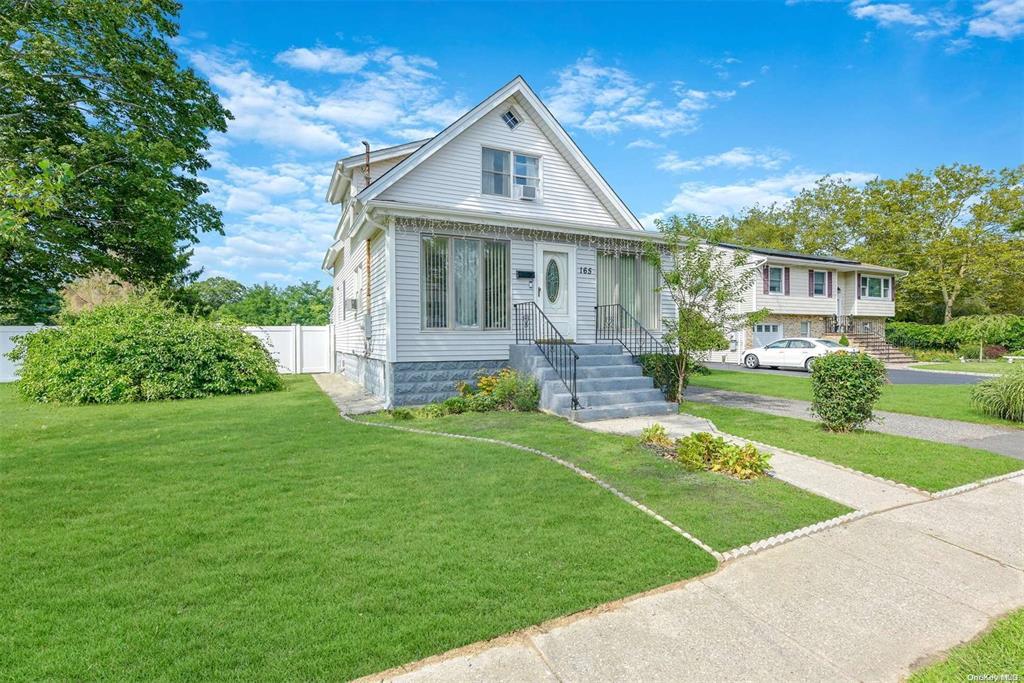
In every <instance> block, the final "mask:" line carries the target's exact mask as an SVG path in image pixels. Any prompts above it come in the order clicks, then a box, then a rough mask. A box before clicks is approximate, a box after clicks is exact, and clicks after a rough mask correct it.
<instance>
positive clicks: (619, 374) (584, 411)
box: [509, 344, 679, 422]
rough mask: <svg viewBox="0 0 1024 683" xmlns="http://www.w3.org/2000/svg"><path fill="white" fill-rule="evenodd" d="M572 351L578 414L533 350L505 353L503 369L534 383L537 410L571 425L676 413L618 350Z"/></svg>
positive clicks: (589, 347) (586, 347)
mask: <svg viewBox="0 0 1024 683" xmlns="http://www.w3.org/2000/svg"><path fill="white" fill-rule="evenodd" d="M572 348H573V350H574V351H575V352H576V353H577V354H578V355H579V360H578V361H577V362H576V393H577V396H578V398H579V401H580V404H581V406H582V408H580V409H578V410H573V409H572V395H571V394H570V393H569V390H568V389H567V388H566V386H565V384H563V383H562V380H560V379H559V378H558V373H557V372H556V371H555V369H554V368H553V367H551V364H550V363H548V361H547V359H546V358H545V357H544V354H543V353H541V350H540V349H539V348H537V346H536V345H535V344H513V345H512V346H510V347H509V365H511V366H512V367H513V368H515V369H516V370H517V371H519V372H523V373H526V374H528V375H531V376H532V377H534V378H535V379H536V380H537V384H538V385H539V386H540V407H541V409H542V410H546V411H548V412H552V413H555V414H557V415H561V416H563V417H567V418H569V419H570V420H574V421H577V422H592V421H594V420H604V419H610V418H616V417H633V416H636V415H674V414H676V413H678V412H679V405H678V404H677V403H670V402H668V401H666V400H665V396H664V394H662V392H661V390H660V389H657V388H655V386H654V381H653V380H652V379H651V378H650V377H644V375H643V373H642V372H641V370H640V366H639V365H637V364H636V363H634V362H633V359H632V357H630V356H629V354H627V353H625V352H624V351H623V348H622V346H620V345H619V344H573V346H572Z"/></svg>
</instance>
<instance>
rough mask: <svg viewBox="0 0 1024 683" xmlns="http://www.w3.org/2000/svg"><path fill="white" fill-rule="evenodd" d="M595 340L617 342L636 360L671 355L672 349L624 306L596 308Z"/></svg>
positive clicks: (609, 305)
mask: <svg viewBox="0 0 1024 683" xmlns="http://www.w3.org/2000/svg"><path fill="white" fill-rule="evenodd" d="M594 309H595V311H596V315H595V316H594V327H595V329H594V340H595V341H599V342H601V341H617V342H619V343H620V344H622V347H623V348H624V349H626V351H627V352H628V353H629V355H631V356H632V357H633V358H634V359H635V358H636V357H637V356H642V355H645V354H648V353H671V352H672V349H670V348H669V346H668V345H667V344H665V343H664V342H663V341H661V340H660V339H658V338H657V337H655V336H654V334H652V333H651V331H650V330H648V329H647V328H646V327H644V326H643V325H641V324H640V321H639V320H637V319H636V318H635V317H634V316H633V314H632V313H630V312H629V311H627V310H626V309H625V308H624V307H623V306H622V304H604V305H602V306H595V307H594Z"/></svg>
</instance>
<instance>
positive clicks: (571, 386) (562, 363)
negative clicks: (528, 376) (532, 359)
mask: <svg viewBox="0 0 1024 683" xmlns="http://www.w3.org/2000/svg"><path fill="white" fill-rule="evenodd" d="M512 309H513V315H514V317H515V320H516V344H523V343H526V344H530V343H533V344H536V345H537V348H539V349H540V352H541V353H542V354H544V358H546V359H547V361H548V364H550V365H551V367H552V368H554V369H555V374H557V375H558V379H560V380H562V384H564V385H565V388H566V389H568V390H569V393H570V394H571V395H572V409H573V410H579V409H580V408H581V406H580V399H579V396H578V395H577V393H576V361H577V360H579V354H577V353H576V351H574V350H573V348H572V344H570V343H569V342H568V341H566V339H565V337H563V336H562V333H561V332H559V331H558V328H557V327H555V324H554V323H552V322H551V321H550V320H549V319H548V317H547V316H546V315H544V311H542V310H541V308H540V306H538V305H537V303H536V302H534V301H525V302H523V303H519V304H514V305H513V306H512Z"/></svg>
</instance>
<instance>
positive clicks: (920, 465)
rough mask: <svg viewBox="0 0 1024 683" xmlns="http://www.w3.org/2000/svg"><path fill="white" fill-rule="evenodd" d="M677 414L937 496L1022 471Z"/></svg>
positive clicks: (942, 452) (758, 416)
mask: <svg viewBox="0 0 1024 683" xmlns="http://www.w3.org/2000/svg"><path fill="white" fill-rule="evenodd" d="M681 410H682V412H684V413H690V414H692V415H700V416H701V417H706V418H708V419H710V420H711V421H712V422H714V423H715V425H716V426H717V427H718V428H719V429H721V430H722V431H725V432H728V433H730V434H735V435H736V436H741V437H745V438H748V439H754V440H755V441H760V442H762V443H767V444H771V445H773V446H778V447H779V448H786V449H788V450H792V451H796V452H797V453H803V454H804V455H810V456H813V457H816V458H821V459H822V460H828V461H829V462H834V463H836V464H838V465H845V466H847V467H852V468H853V469H855V470H860V471H861V472H867V473H868V474H874V475H876V476H879V477H885V478H886V479H892V480H893V481H898V482H902V483H904V484H910V485H911V486H915V487H917V488H919V489H923V490H925V491H941V490H943V489H948V488H952V487H954V486H959V485H961V484H967V483H969V482H972V481H977V480H979V479H985V478H987V477H994V476H996V475H1000V474H1006V473H1007V472H1014V471H1017V470H1019V469H1024V462H1021V461H1020V460H1014V459H1013V458H1007V457H1004V456H1001V455H996V454H995V453H989V452H988V451H981V450H977V449H974V448H965V447H963V446H951V445H948V444H941V443H935V442H932V441H922V440H920V439H910V438H907V437H903V436H891V435H889V434H881V433H879V432H851V433H847V434H836V433H832V432H827V431H825V430H824V429H822V428H821V427H819V426H818V424H817V423H815V422H811V421H809V420H798V419H796V418H792V417H777V416H774V415H767V414H765V413H758V412H754V411H751V410H742V409H740V408H726V407H722V406H713V405H710V404H707V403H695V402H692V401H691V402H688V403H684V404H683V406H682V408H681Z"/></svg>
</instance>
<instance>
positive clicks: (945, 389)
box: [691, 370, 1020, 427]
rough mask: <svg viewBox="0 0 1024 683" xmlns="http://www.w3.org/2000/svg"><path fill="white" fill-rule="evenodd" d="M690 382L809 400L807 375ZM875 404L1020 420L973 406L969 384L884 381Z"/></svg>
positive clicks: (714, 373)
mask: <svg viewBox="0 0 1024 683" xmlns="http://www.w3.org/2000/svg"><path fill="white" fill-rule="evenodd" d="M691 384H693V385H695V386H701V387H709V388H712V389H725V390H728V391H742V392H746V393H748V394H763V395H765V396H779V397H780V398H795V399H800V400H804V401H810V400H811V383H810V381H809V380H808V378H807V376H794V377H786V376H785V375H773V374H769V373H760V372H734V371H730V370H711V371H710V374H707V375H694V376H693V379H692V380H691ZM875 407H876V408H877V409H878V410H888V411H891V412H894V413H907V414H909V415H923V416H925V417H938V418H943V419H946V420H962V421H964V422H979V423H982V424H998V425H1002V426H1007V427H1020V424H1019V423H1015V422H1010V421H1008V420H1001V419H999V418H996V417H992V416H990V415H986V414H984V413H982V412H981V411H979V410H977V409H975V408H974V407H973V406H972V405H971V385H969V384H887V385H885V386H884V387H883V388H882V397H881V398H880V399H879V401H878V404H877V405H876V406H875Z"/></svg>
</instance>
